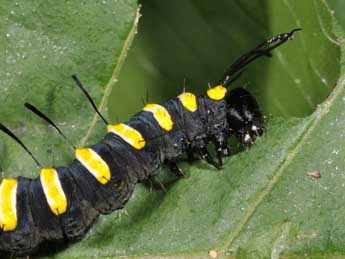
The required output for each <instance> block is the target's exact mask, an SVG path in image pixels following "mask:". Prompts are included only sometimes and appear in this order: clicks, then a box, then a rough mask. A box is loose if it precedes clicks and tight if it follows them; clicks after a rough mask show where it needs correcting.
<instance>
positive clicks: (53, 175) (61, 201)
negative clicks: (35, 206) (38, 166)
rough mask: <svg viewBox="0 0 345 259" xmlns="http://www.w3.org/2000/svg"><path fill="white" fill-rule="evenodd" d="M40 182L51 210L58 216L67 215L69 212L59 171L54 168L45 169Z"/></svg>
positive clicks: (42, 171)
mask: <svg viewBox="0 0 345 259" xmlns="http://www.w3.org/2000/svg"><path fill="white" fill-rule="evenodd" d="M40 180H41V184H42V187H43V192H44V195H45V196H46V199H47V202H48V205H49V207H50V210H51V211H52V212H53V213H54V214H55V215H56V216H59V215H60V214H63V213H65V212H66V210H67V199H66V195H65V192H64V191H63V189H62V186H61V182H60V179H59V176H58V173H57V171H56V170H55V169H54V168H43V169H42V170H41V174H40Z"/></svg>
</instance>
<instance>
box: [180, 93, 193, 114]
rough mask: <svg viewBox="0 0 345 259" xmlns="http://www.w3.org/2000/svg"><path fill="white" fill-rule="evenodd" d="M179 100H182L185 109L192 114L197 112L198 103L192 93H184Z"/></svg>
mask: <svg viewBox="0 0 345 259" xmlns="http://www.w3.org/2000/svg"><path fill="white" fill-rule="evenodd" d="M177 98H179V99H180V101H181V103H182V105H183V107H185V108H186V109H187V110H189V111H191V112H195V111H196V110H197V109H198V105H197V103H196V97H195V95H194V94H192V93H182V94H180V95H179V96H178V97H177Z"/></svg>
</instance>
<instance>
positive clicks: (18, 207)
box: [0, 29, 299, 256]
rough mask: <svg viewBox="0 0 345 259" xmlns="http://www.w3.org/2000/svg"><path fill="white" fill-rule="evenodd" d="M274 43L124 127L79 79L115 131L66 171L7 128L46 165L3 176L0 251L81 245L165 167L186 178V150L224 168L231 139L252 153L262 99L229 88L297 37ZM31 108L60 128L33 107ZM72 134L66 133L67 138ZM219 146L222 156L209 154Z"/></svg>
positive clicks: (81, 152)
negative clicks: (34, 172) (31, 172)
mask: <svg viewBox="0 0 345 259" xmlns="http://www.w3.org/2000/svg"><path fill="white" fill-rule="evenodd" d="M298 30H299V29H295V30H292V31H291V32H289V33H283V34H279V35H277V36H275V37H272V38H270V39H267V40H266V41H264V42H263V43H261V44H259V45H258V46H257V47H256V48H254V49H253V50H251V51H249V52H248V53H246V54H245V55H243V56H242V57H240V58H239V59H238V60H236V61H235V62H234V63H233V64H232V65H231V66H230V67H229V69H228V70H227V72H226V73H225V76H224V77H223V79H222V80H220V81H219V82H218V84H217V86H215V87H213V88H210V89H208V90H207V92H206V94H204V95H201V96H195V95H193V94H192V93H187V92H184V93H182V94H181V95H179V96H178V97H177V98H173V99H170V100H168V101H166V102H165V103H164V104H163V105H157V104H147V105H146V106H145V107H144V109H143V111H141V112H139V113H137V114H136V115H134V116H133V117H132V118H131V119H130V120H128V121H127V122H125V123H120V124H116V125H112V124H108V123H107V121H106V120H105V119H104V117H103V116H102V115H101V114H100V113H99V111H98V110H97V108H96V106H95V105H94V103H93V101H92V99H91V97H90V96H89V95H88V93H87V92H86V91H85V89H84V87H83V86H82V84H81V83H80V81H79V80H78V79H77V77H76V76H72V77H73V79H74V80H75V81H76V83H77V84H78V86H79V87H80V88H81V89H82V90H83V92H84V93H85V94H86V96H87V97H88V99H89V101H90V102H91V104H92V105H93V107H94V108H95V110H96V112H97V113H98V114H99V115H100V116H101V118H102V119H103V120H104V122H105V123H106V124H107V128H108V133H107V135H106V136H105V137H104V139H102V140H101V141H100V143H98V144H95V145H93V146H91V147H89V148H79V149H77V148H75V153H76V159H75V160H74V161H73V162H72V163H71V164H70V165H69V166H67V167H57V168H42V167H41V166H40V164H39V162H38V161H37V160H36V159H35V157H34V156H33V155H32V154H31V152H30V151H29V150H28V149H27V148H26V146H25V145H24V144H23V143H22V142H21V141H20V140H19V139H18V138H17V137H16V136H15V135H14V134H13V133H12V132H11V131H10V130H9V129H8V128H6V127H5V126H4V125H2V124H0V129H1V130H2V131H3V132H5V133H6V134H7V135H9V136H11V137H12V138H13V139H15V140H16V141H17V142H18V143H19V144H20V145H21V146H22V147H23V148H24V149H25V150H26V151H27V152H28V154H29V155H31V156H32V157H33V159H34V160H35V161H36V163H37V164H38V165H39V166H40V167H41V173H40V177H38V178H36V179H28V178H24V177H20V176H19V177H17V178H12V179H3V180H2V182H1V185H0V228H1V231H0V250H1V251H6V252H9V253H11V254H14V255H16V256H28V255H30V254H32V253H33V252H34V251H35V250H36V249H37V248H38V246H39V245H40V244H41V243H43V242H45V241H54V240H55V241H57V240H63V241H64V242H65V243H69V242H75V241H77V240H80V239H82V238H83V236H84V235H85V234H86V232H87V230H88V229H89V228H90V226H91V225H92V223H93V222H94V220H95V219H96V218H97V217H98V215H99V214H108V213H111V212H113V211H114V210H117V209H120V208H123V207H124V205H125V204H126V203H127V201H128V200H129V198H130V197H131V194H132V192H133V189H134V186H135V184H136V183H138V182H142V181H144V180H147V179H148V178H149V177H152V176H154V175H156V174H157V173H158V172H159V168H160V167H161V165H162V163H165V164H167V165H168V166H169V167H170V168H171V170H172V171H173V172H174V173H176V174H177V175H181V174H183V172H182V170H181V168H180V167H179V165H178V159H179V157H180V155H181V154H182V153H183V152H188V153H189V154H193V153H195V152H197V153H199V155H200V156H201V158H202V159H204V160H205V161H207V162H208V163H210V164H211V165H213V166H215V167H216V168H218V169H220V168H221V167H222V164H223V162H222V158H223V157H224V156H228V155H230V150H229V148H228V145H227V140H228V138H229V136H231V135H235V136H236V137H237V139H238V140H239V142H240V143H241V144H243V146H244V147H245V148H249V147H250V146H251V145H252V144H253V143H254V142H255V140H256V138H257V137H259V136H261V135H262V134H263V132H264V128H265V125H264V120H263V117H262V114H261V111H260V109H259V106H258V104H257V102H256V100H255V98H254V97H253V96H252V95H251V94H250V93H249V92H248V91H246V90H245V89H243V88H235V89H232V90H228V89H227V87H228V86H229V85H230V84H231V82H233V81H234V80H235V79H236V78H237V77H238V76H239V75H240V74H241V73H242V71H243V68H244V67H245V66H246V65H247V64H249V63H251V62H252V61H253V60H255V59H257V58H258V57H261V56H268V57H270V56H271V51H272V50H273V49H275V48H277V47H278V46H280V45H281V44H283V43H284V42H286V41H287V40H290V39H293V38H294V32H295V31H298ZM25 105H26V107H27V108H29V109H30V110H31V111H33V112H34V113H36V114H37V115H39V116H40V117H42V118H43V119H45V120H46V121H47V122H49V123H50V124H51V125H52V126H54V127H55V128H56V129H57V130H58V131H59V133H60V134H61V135H62V136H64V135H63V133H62V132H61V131H60V130H59V128H57V126H56V125H55V124H54V122H52V121H51V120H50V119H49V118H48V117H47V116H45V115H44V114H43V113H42V112H40V111H39V110H38V109H37V108H35V107H34V106H32V105H30V104H25ZM64 137H65V136H64ZM210 142H212V143H214V145H215V148H216V154H217V159H214V158H213V157H212V156H211V155H210V154H209V152H208V150H207V147H206V146H207V144H208V143H210Z"/></svg>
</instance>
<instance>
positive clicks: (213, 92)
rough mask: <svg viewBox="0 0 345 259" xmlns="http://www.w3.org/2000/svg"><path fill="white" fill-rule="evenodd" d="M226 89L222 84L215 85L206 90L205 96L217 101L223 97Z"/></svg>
mask: <svg viewBox="0 0 345 259" xmlns="http://www.w3.org/2000/svg"><path fill="white" fill-rule="evenodd" d="M227 91H228V90H227V89H226V88H225V87H224V86H222V85H217V86H215V87H213V88H210V89H208V90H207V96H208V97H209V98H210V99H212V100H216V101H219V100H222V99H223V98H224V97H225V95H226V92H227Z"/></svg>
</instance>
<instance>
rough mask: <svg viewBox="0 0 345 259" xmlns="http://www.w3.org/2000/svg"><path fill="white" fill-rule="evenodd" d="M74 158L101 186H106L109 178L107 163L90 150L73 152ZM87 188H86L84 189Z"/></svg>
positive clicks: (82, 149) (84, 149) (81, 149)
mask: <svg viewBox="0 0 345 259" xmlns="http://www.w3.org/2000/svg"><path fill="white" fill-rule="evenodd" d="M75 155H76V158H77V159H78V160H79V161H80V163H81V164H82V165H83V166H84V167H85V168H86V169H87V170H88V171H89V172H90V173H91V174H92V175H93V176H94V177H95V178H96V179H97V181H98V182H100V183H101V184H106V183H107V182H109V180H110V178H111V173H110V169H109V166H108V165H107V163H106V162H105V161H104V160H103V159H102V158H101V157H100V155H98V154H97V153H96V152H95V151H93V150H92V149H91V148H78V149H76V150H75ZM86 188H87V187H86Z"/></svg>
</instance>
